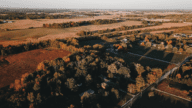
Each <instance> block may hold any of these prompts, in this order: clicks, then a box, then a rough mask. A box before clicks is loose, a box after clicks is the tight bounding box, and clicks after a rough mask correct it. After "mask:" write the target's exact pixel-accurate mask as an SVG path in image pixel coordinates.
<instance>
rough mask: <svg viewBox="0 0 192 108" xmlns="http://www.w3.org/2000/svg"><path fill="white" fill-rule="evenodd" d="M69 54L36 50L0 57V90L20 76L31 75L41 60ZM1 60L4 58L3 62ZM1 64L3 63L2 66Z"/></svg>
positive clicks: (66, 52) (60, 51) (59, 51)
mask: <svg viewBox="0 0 192 108" xmlns="http://www.w3.org/2000/svg"><path fill="white" fill-rule="evenodd" d="M70 53H71V52H69V51H65V50H61V49H60V50H56V49H55V50H46V49H36V50H31V51H27V52H22V53H19V54H14V55H8V56H4V57H3V56H0V88H1V87H4V86H7V85H9V84H10V83H12V82H14V80H15V79H17V78H20V77H21V75H22V74H24V73H26V72H28V73H33V72H34V71H35V70H36V67H37V65H38V64H39V63H40V62H42V61H43V60H54V59H55V58H58V57H60V58H62V57H64V56H66V55H68V54H70ZM3 58H5V59H4V60H3ZM2 62H4V63H3V64H2Z"/></svg>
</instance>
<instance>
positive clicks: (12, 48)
mask: <svg viewBox="0 0 192 108" xmlns="http://www.w3.org/2000/svg"><path fill="white" fill-rule="evenodd" d="M52 43H53V41H51V40H47V41H40V42H39V43H27V44H19V45H9V46H7V47H3V45H0V50H1V53H0V55H9V54H17V53H20V52H24V51H29V50H34V49H39V48H45V47H48V46H51V45H52Z"/></svg>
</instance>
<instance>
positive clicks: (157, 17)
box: [146, 15, 165, 19]
mask: <svg viewBox="0 0 192 108" xmlns="http://www.w3.org/2000/svg"><path fill="white" fill-rule="evenodd" d="M146 17H147V18H148V19H152V18H154V19H161V18H165V16H163V15H146Z"/></svg>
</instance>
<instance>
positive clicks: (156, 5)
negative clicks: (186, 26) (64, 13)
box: [0, 0, 192, 9]
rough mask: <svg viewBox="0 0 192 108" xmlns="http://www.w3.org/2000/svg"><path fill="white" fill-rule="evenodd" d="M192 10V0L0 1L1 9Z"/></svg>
mask: <svg viewBox="0 0 192 108" xmlns="http://www.w3.org/2000/svg"><path fill="white" fill-rule="evenodd" d="M2 7H7V8H57V9H61V8H62V9H192V0H0V8H2Z"/></svg>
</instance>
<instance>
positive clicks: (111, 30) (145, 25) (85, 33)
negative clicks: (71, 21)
mask: <svg viewBox="0 0 192 108" xmlns="http://www.w3.org/2000/svg"><path fill="white" fill-rule="evenodd" d="M143 23H144V25H132V26H122V27H118V28H113V29H105V30H97V31H80V32H78V33H77V35H79V36H90V35H93V34H95V33H98V34H104V33H110V32H115V31H116V32H119V31H124V30H131V29H138V28H144V27H151V26H156V25H161V24H162V23H161V22H149V23H155V24H154V25H148V22H147V21H143ZM146 23H147V24H146ZM141 31H142V30H141ZM127 32H128V31H127ZM130 32H131V33H132V32H137V31H130ZM111 34H112V33H111ZM127 34H129V33H127Z"/></svg>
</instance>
